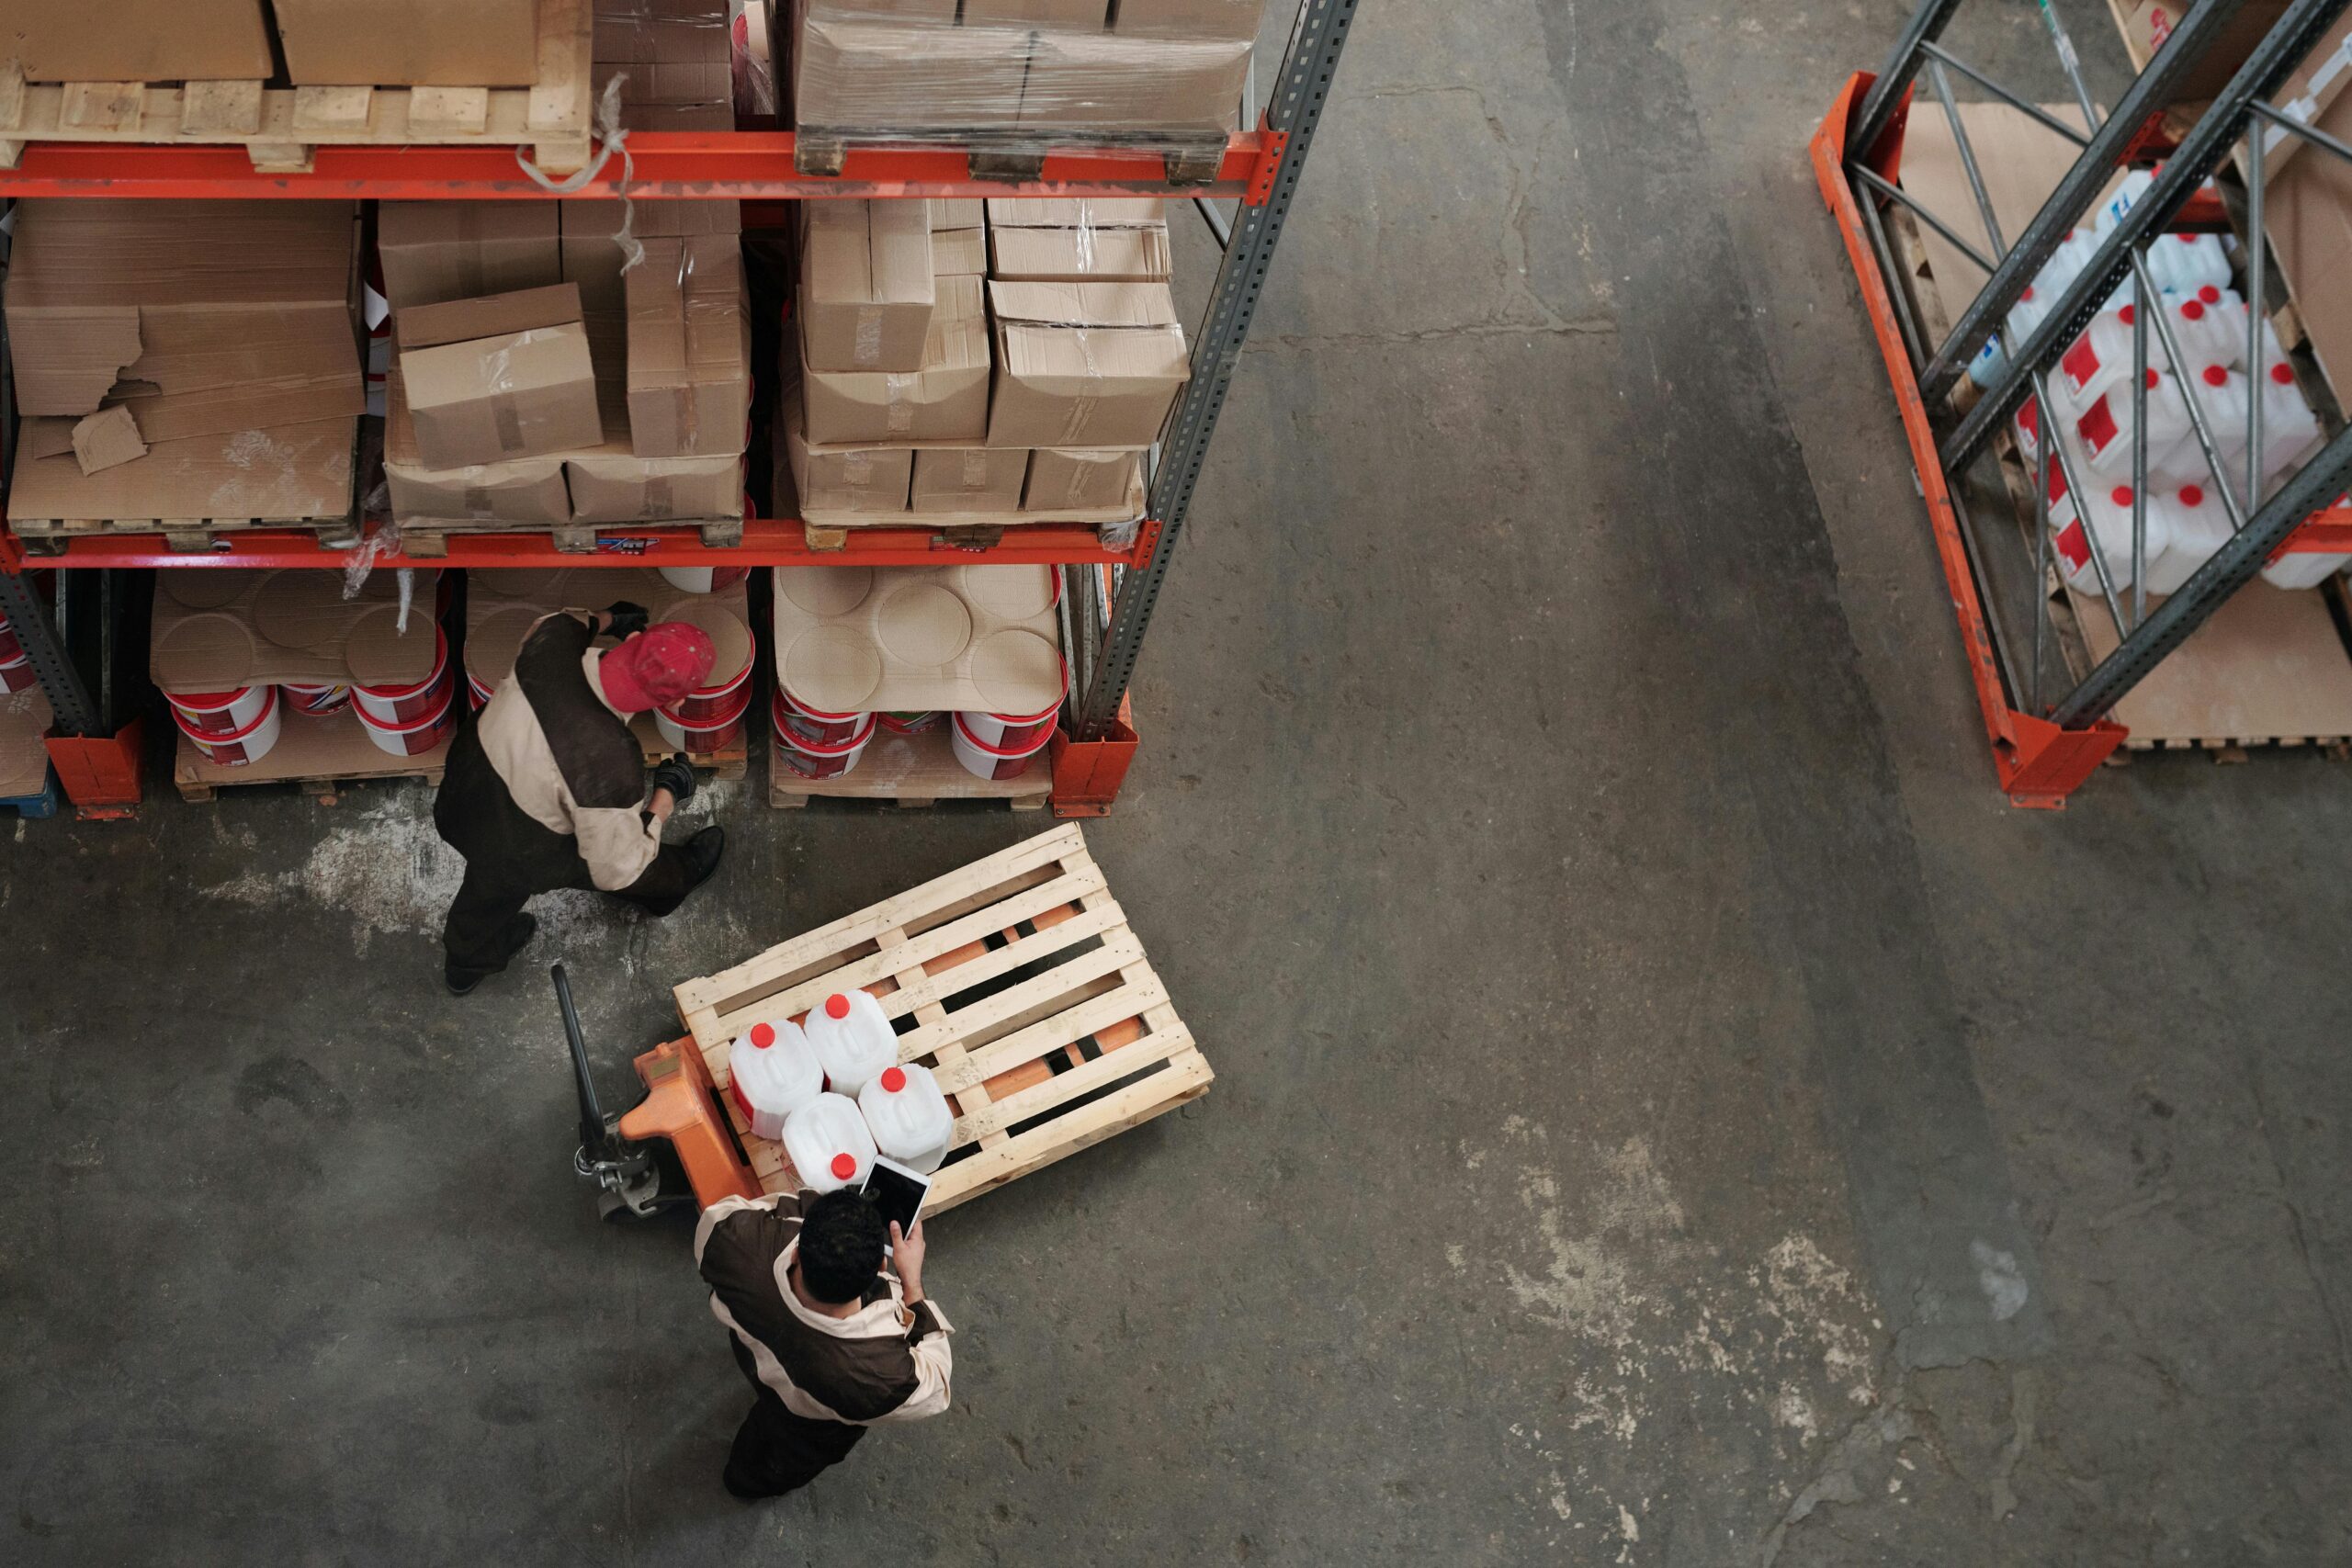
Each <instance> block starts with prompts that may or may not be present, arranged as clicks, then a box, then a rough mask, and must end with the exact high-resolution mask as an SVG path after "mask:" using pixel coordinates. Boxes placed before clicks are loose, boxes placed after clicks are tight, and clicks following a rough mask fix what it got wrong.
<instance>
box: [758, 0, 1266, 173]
mask: <svg viewBox="0 0 2352 1568" xmlns="http://www.w3.org/2000/svg"><path fill="white" fill-rule="evenodd" d="M786 10H787V8H786V7H783V6H780V7H779V12H778V14H779V17H781V16H782V15H784V14H786ZM788 12H789V14H790V15H791V16H792V17H793V23H794V25H793V29H792V37H793V38H794V39H795V40H796V42H797V48H796V49H795V50H794V51H793V53H792V57H791V58H792V61H793V78H792V98H793V115H794V118H795V120H796V122H797V124H798V126H799V127H800V128H801V129H802V130H804V131H827V132H837V133H845V134H850V135H867V136H872V137H875V138H877V139H882V138H896V139H902V140H911V141H922V140H925V139H927V138H931V137H942V138H946V137H952V136H954V135H955V134H956V133H959V132H967V131H989V130H1036V131H1038V132H1040V133H1044V134H1046V135H1047V136H1049V137H1050V138H1051V139H1054V140H1069V139H1071V138H1082V137H1084V136H1086V135H1088V134H1093V133H1108V134H1114V135H1125V136H1144V137H1148V136H1152V135H1165V136H1171V137H1174V136H1198V135H1206V134H1214V133H1216V132H1219V131H1224V130H1230V129H1231V128H1232V127H1233V126H1234V125H1235V124H1236V123H1238V118H1239V116H1238V101H1239V98H1240V94H1241V87H1242V83H1243V81H1244V79H1245V77H1246V76H1247V74H1248V72H1249V66H1250V48H1251V43H1250V39H1249V38H1248V37H1232V38H1227V37H1204V36H1188V35H1181V34H1179V35H1170V34H1165V33H1159V32H1143V33H1136V32H1122V31H1113V30H1109V28H1110V27H1111V25H1112V22H1111V18H1112V17H1113V16H1114V11H1113V9H1112V8H1111V7H1110V6H1107V5H1105V6H1097V5H1093V4H1091V0H992V4H990V5H984V6H974V5H967V6H964V7H962V9H961V13H960V15H961V20H960V21H959V20H958V19H957V18H958V15H959V13H958V8H957V7H956V6H955V5H953V4H948V3H941V0H792V4H791V5H790V6H789V7H788ZM1228 25H1229V24H1228Z"/></svg>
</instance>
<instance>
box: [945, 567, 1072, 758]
mask: <svg viewBox="0 0 2352 1568" xmlns="http://www.w3.org/2000/svg"><path fill="white" fill-rule="evenodd" d="M1057 581H1059V580H1058V579H1057ZM1068 696H1069V660H1067V659H1065V660H1062V689H1061V694H1060V695H1059V696H1057V697H1056V698H1055V699H1054V703H1053V705H1052V706H1051V707H1048V708H1045V709H1043V710H1041V711H1039V712H1037V713H966V714H960V715H958V717H960V718H962V719H963V721H964V724H965V727H966V728H968V729H969V730H970V731H971V732H972V739H975V740H977V741H978V742H979V743H980V744H981V745H983V746H989V747H1001V748H1003V749H1004V750H1009V751H1018V752H1021V753H1022V754H1023V755H1026V754H1027V753H1028V752H1030V751H1034V750H1036V748H1035V746H1034V745H1032V744H1031V742H1033V741H1037V740H1043V739H1046V738H1047V737H1048V736H1050V735H1052V734H1053V732H1054V721H1055V720H1056V719H1057V717H1059V716H1060V714H1061V711H1062V701H1063V699H1064V698H1066V697H1068ZM1001 776H1002V777H1004V778H1011V777H1012V774H1011V773H1005V774H1002V775H1001Z"/></svg>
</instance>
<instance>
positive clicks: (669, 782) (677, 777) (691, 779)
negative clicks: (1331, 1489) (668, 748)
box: [653, 757, 695, 806]
mask: <svg viewBox="0 0 2352 1568" xmlns="http://www.w3.org/2000/svg"><path fill="white" fill-rule="evenodd" d="M653 787H654V788H655V789H666V790H668V791H669V792H670V796H671V798H672V799H673V800H675V801H676V802H677V803H678V804H679V805H681V806H684V804H685V803H686V802H688V801H689V800H692V799H693V798H694V797H695V771H694V769H693V767H691V766H690V765H689V764H688V763H687V761H686V760H685V759H684V757H672V758H669V759H667V760H665V761H662V763H661V764H660V765H659V766H658V767H656V768H655V769H654V770H653Z"/></svg>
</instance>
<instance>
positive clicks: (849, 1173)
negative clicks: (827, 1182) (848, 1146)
mask: <svg viewBox="0 0 2352 1568" xmlns="http://www.w3.org/2000/svg"><path fill="white" fill-rule="evenodd" d="M856 1174H857V1156H855V1155H835V1156H833V1179H834V1180H836V1181H847V1180H848V1179H850V1178H851V1177H853V1176H855V1175H856Z"/></svg>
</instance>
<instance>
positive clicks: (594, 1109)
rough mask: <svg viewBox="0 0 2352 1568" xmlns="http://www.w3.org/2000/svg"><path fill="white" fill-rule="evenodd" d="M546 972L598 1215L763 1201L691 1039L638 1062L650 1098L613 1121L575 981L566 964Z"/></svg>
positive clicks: (575, 1162)
mask: <svg viewBox="0 0 2352 1568" xmlns="http://www.w3.org/2000/svg"><path fill="white" fill-rule="evenodd" d="M548 975H549V976H550V977H551V978H552V979H553V980H554V981H555V999H556V1006H557V1008H558V1009H560V1010H561V1012H562V1014H563V1032H564V1038H565V1039H566V1040H567V1041H568V1042H569V1043H571V1076H572V1081H573V1084H574V1087H576V1088H577V1089H578V1090H579V1093H580V1147H579V1149H578V1150H577V1151H576V1152H575V1153H574V1154H573V1155H572V1156H571V1164H572V1168H573V1169H574V1170H576V1171H578V1172H579V1173H580V1174H581V1175H582V1176H583V1177H586V1178H587V1179H589V1180H591V1181H594V1183H595V1184H596V1213H597V1216H598V1217H599V1218H601V1219H606V1220H623V1219H628V1220H644V1219H651V1218H652V1217H653V1216H655V1215H657V1214H661V1213H667V1212H669V1211H671V1210H673V1209H684V1208H695V1209H702V1208H707V1207H708V1206H709V1205H711V1204H713V1203H716V1202H718V1201H719V1200H720V1199H722V1198H757V1197H758V1196H760V1186H759V1183H758V1182H757V1181H755V1180H754V1179H752V1167H751V1162H750V1161H748V1160H747V1159H745V1158H744V1156H743V1148H742V1145H741V1143H739V1142H738V1141H737V1139H736V1136H735V1129H734V1128H733V1127H731V1126H729V1124H728V1121H727V1114H726V1112H725V1111H724V1110H723V1109H722V1108H721V1107H720V1105H719V1103H718V1086H717V1085H715V1084H713V1083H712V1082H711V1078H710V1070H709V1069H708V1068H707V1067H706V1066H703V1060H702V1054H701V1053H700V1052H699V1051H697V1050H695V1043H694V1041H693V1039H692V1038H691V1037H689V1038H686V1039H683V1040H672V1041H668V1042H666V1043H662V1044H660V1045H656V1046H655V1047H654V1048H653V1049H652V1050H650V1051H648V1052H645V1053H644V1054H643V1055H639V1057H638V1058H637V1076H638V1077H639V1078H640V1079H642V1080H643V1081H644V1083H645V1098H644V1099H643V1100H639V1102H638V1103H637V1105H636V1107H635V1108H634V1109H632V1110H630V1111H625V1112H623V1113H621V1114H619V1115H614V1116H607V1115H606V1114H605V1111H604V1109H603V1107H602V1106H601V1105H600V1104H599V1103H598V1101H597V1099H596V1081H595V1079H594V1077H593V1076H592V1075H591V1074H590V1072H589V1069H588V1042H587V1040H586V1038H585V1037H584V1036H583V1035H582V1033H581V1032H580V1014H579V1013H578V1011H577V1010H574V1009H573V1007H572V1005H571V981H570V980H568V979H567V978H565V976H564V973H563V965H562V964H555V965H554V966H553V967H551V968H550V969H549V970H548Z"/></svg>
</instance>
